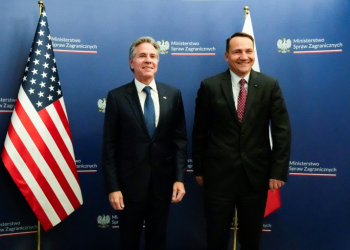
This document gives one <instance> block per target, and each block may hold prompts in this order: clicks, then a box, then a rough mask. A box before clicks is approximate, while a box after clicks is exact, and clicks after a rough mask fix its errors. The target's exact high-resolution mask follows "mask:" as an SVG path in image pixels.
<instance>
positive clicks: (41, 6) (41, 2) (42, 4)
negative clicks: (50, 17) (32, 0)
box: [38, 1, 44, 17]
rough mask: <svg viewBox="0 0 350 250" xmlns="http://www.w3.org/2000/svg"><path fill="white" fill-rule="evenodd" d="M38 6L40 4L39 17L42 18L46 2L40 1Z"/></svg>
mask: <svg viewBox="0 0 350 250" xmlns="http://www.w3.org/2000/svg"><path fill="white" fill-rule="evenodd" d="M38 4H39V17H40V16H41V12H42V10H43V8H44V2H43V1H39V2H38Z"/></svg>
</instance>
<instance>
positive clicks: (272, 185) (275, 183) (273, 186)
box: [269, 179, 284, 193]
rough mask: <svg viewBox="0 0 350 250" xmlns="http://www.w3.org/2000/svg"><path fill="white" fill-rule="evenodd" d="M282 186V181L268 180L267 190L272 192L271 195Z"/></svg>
mask: <svg viewBox="0 0 350 250" xmlns="http://www.w3.org/2000/svg"><path fill="white" fill-rule="evenodd" d="M283 185H284V181H279V180H276V179H270V181H269V188H270V190H271V191H272V193H274V192H275V189H279V188H280V187H282V186H283Z"/></svg>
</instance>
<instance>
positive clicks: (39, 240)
mask: <svg viewBox="0 0 350 250" xmlns="http://www.w3.org/2000/svg"><path fill="white" fill-rule="evenodd" d="M37 245H38V250H40V245H41V238H40V221H39V220H38V244H37Z"/></svg>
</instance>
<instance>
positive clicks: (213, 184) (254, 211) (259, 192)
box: [192, 32, 291, 250]
mask: <svg viewBox="0 0 350 250" xmlns="http://www.w3.org/2000/svg"><path fill="white" fill-rule="evenodd" d="M225 59H226V61H227V62H228V64H229V69H228V70H227V71H226V72H223V73H220V74H218V75H215V76H213V77H210V78H208V79H205V80H204V81H203V82H202V83H201V86H200V89H199V90H198V96H197V99H196V113H195V121H194V128H193V136H192V139H193V164H194V174H195V176H196V180H197V182H198V183H199V184H200V185H203V187H204V208H205V216H206V220H207V241H208V249H212V250H227V247H228V242H229V233H230V226H231V222H232V218H233V213H234V209H235V206H236V207H237V211H238V228H239V230H238V237H239V241H240V244H241V250H257V249H259V239H260V234H261V231H262V223H263V218H264V210H265V206H266V199H267V191H268V189H270V190H272V191H274V190H275V189H277V188H280V187H281V186H282V185H284V183H285V182H286V180H287V171H288V164H289V155H290V144H291V129H290V123H289V117H288V112H287V108H286V105H285V102H284V98H283V95H282V91H281V89H280V87H279V84H278V81H277V80H276V79H275V78H273V77H270V76H268V75H265V74H262V73H259V72H256V71H254V70H253V69H252V66H253V64H254V61H255V53H254V39H253V38H252V37H251V36H250V35H248V34H246V33H241V32H238V33H235V34H234V35H232V36H231V37H230V38H228V39H227V41H226V53H225ZM270 126H271V136H272V143H273V148H272V149H271V147H270V141H269V127H270Z"/></svg>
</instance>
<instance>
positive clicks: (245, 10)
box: [244, 6, 249, 20]
mask: <svg viewBox="0 0 350 250" xmlns="http://www.w3.org/2000/svg"><path fill="white" fill-rule="evenodd" d="M248 14H249V7H248V6H244V20H245V18H246V16H247V15H248Z"/></svg>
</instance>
